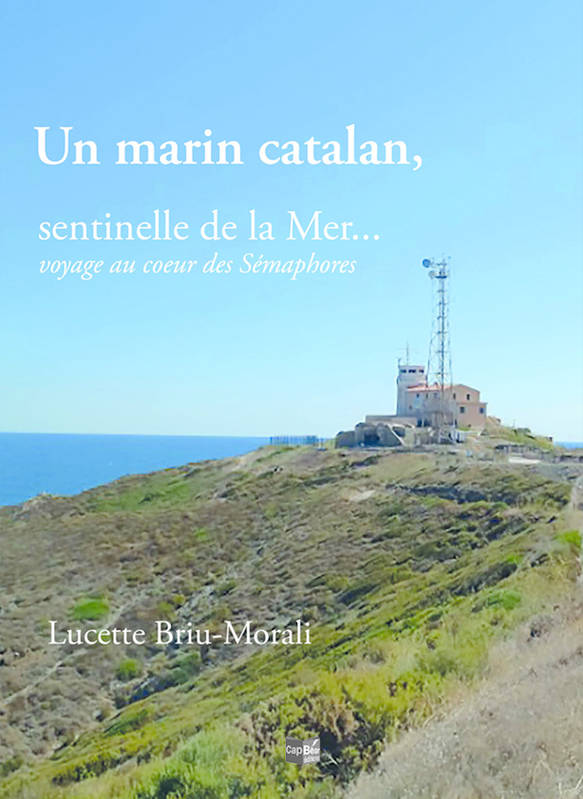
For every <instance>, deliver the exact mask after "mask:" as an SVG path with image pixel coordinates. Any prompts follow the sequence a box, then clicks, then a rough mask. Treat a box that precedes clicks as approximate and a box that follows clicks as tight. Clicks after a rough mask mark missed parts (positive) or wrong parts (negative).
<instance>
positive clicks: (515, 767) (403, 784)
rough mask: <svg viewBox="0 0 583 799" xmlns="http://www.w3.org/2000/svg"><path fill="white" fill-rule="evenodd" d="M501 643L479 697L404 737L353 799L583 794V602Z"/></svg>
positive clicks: (529, 798)
mask: <svg viewBox="0 0 583 799" xmlns="http://www.w3.org/2000/svg"><path fill="white" fill-rule="evenodd" d="M577 590H578V593H579V599H578V600H577V599H576V598H575V599H574V600H573V601H572V602H569V604H568V608H567V609H566V610H565V609H556V610H555V612H554V613H553V614H552V615H549V616H547V617H543V618H539V619H536V620H534V621H533V622H532V623H531V624H530V625H528V626H527V627H526V628H522V629H521V630H520V633H519V634H517V635H516V636H515V637H513V638H512V639H510V640H509V641H507V642H505V643H504V644H502V645H500V646H498V647H497V648H495V650H494V651H493V653H492V656H491V659H490V667H489V671H488V675H487V677H486V678H485V680H484V682H483V684H482V685H481V687H480V689H479V690H478V692H477V693H475V694H472V693H470V692H469V691H468V693H467V694H466V695H461V696H458V697H457V701H456V702H455V703H454V704H453V705H452V706H450V709H449V711H448V712H445V713H444V714H442V717H440V718H433V719H431V720H430V721H429V722H428V723H427V724H426V725H425V726H424V727H423V728H421V729H418V730H413V731H410V732H408V733H406V734H405V735H404V736H403V737H402V738H401V739H400V740H399V741H398V742H397V743H396V744H394V745H392V746H390V747H389V748H388V749H387V750H386V752H385V754H384V755H383V756H382V758H381V760H380V762H379V766H378V768H377V769H376V770H375V771H374V772H373V773H372V774H369V775H366V776H363V777H361V779H360V780H358V781H357V783H356V784H355V785H354V786H353V788H352V789H351V790H350V791H349V792H348V794H347V797H349V799H575V797H580V796H583V604H582V600H581V597H580V594H581V588H580V587H579V588H578V589H577Z"/></svg>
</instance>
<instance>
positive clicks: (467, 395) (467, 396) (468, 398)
mask: <svg viewBox="0 0 583 799" xmlns="http://www.w3.org/2000/svg"><path fill="white" fill-rule="evenodd" d="M466 399H467V400H468V402H469V400H470V395H469V394H466Z"/></svg>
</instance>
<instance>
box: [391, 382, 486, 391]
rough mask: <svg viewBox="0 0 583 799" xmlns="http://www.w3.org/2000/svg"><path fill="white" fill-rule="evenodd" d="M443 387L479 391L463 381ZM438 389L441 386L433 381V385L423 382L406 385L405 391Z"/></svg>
mask: <svg viewBox="0 0 583 799" xmlns="http://www.w3.org/2000/svg"><path fill="white" fill-rule="evenodd" d="M444 389H445V390H446V391H457V390H459V391H462V390H464V389H465V390H466V391H475V392H476V393H477V394H479V393H480V392H479V390H478V389H477V388H472V387H471V386H466V384H465V383H453V384H452V385H449V386H444ZM440 390H441V386H440V385H439V383H433V385H431V386H426V385H425V383H419V385H416V386H407V388H406V391H416V392H418V393H420V392H422V391H430V392H433V391H440Z"/></svg>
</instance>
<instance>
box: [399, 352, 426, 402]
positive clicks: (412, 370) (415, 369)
mask: <svg viewBox="0 0 583 799" xmlns="http://www.w3.org/2000/svg"><path fill="white" fill-rule="evenodd" d="M419 385H422V386H425V385H427V376H426V374H425V367H424V366H420V365H419V364H412V363H409V358H407V359H406V362H405V363H402V362H401V360H399V373H398V375H397V416H414V415H415V414H413V413H411V409H410V408H409V406H408V404H407V399H408V397H407V389H408V388H409V387H410V386H419Z"/></svg>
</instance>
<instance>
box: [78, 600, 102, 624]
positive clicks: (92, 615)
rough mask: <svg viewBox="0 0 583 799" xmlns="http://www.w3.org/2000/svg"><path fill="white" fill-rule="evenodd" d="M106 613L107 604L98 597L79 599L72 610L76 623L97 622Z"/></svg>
mask: <svg viewBox="0 0 583 799" xmlns="http://www.w3.org/2000/svg"><path fill="white" fill-rule="evenodd" d="M108 613H109V602H108V601H107V599H104V598H103V597H99V596H95V597H85V598H84V599H80V600H79V602H77V604H76V605H75V607H74V608H73V618H74V619H75V620H76V621H99V619H103V618H105V616H107V614H108Z"/></svg>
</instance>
